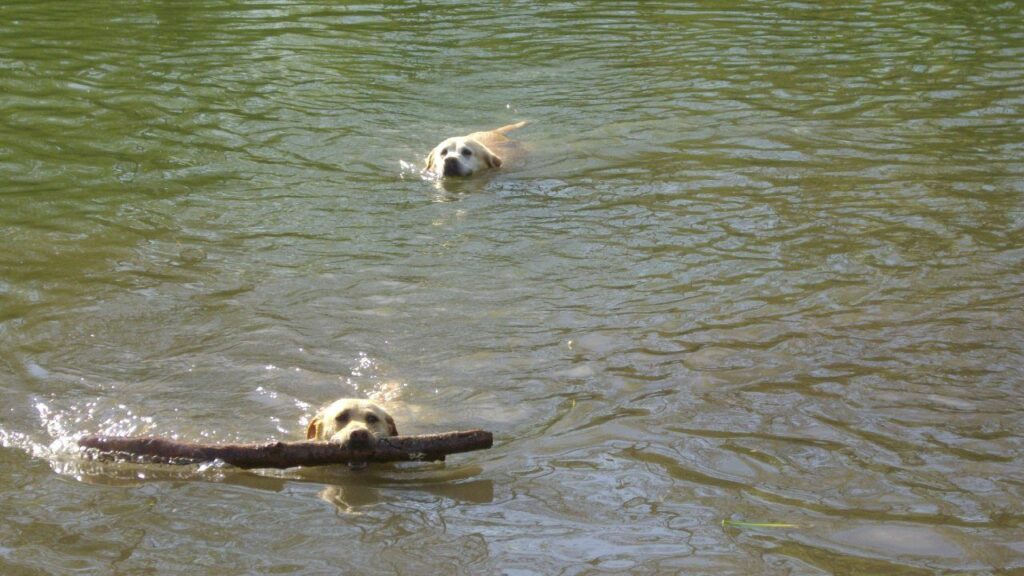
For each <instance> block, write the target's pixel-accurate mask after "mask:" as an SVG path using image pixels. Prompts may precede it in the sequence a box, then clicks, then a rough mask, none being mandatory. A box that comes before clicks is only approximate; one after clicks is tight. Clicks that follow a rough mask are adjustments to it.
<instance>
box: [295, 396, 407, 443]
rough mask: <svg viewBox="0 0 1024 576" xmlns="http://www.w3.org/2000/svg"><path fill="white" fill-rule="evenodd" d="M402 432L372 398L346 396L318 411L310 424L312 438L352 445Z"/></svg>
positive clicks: (308, 436)
mask: <svg viewBox="0 0 1024 576" xmlns="http://www.w3.org/2000/svg"><path fill="white" fill-rule="evenodd" d="M388 436H398V428H396V427H395V420H394V418H392V417H391V415H390V414H388V413H387V412H385V411H384V409H383V408H381V407H380V406H377V405H376V404H374V403H373V402H370V401H369V400H359V399H356V398H342V399H341V400H337V401H335V402H334V403H333V404H331V405H330V406H328V407H326V408H324V409H323V410H321V411H320V412H318V413H317V415H316V416H314V417H313V419H312V420H311V421H310V422H309V426H308V427H306V438H307V439H309V440H329V441H331V442H338V443H341V444H347V445H349V446H352V447H362V446H369V445H370V442H371V440H375V439H377V438H386V437H388Z"/></svg>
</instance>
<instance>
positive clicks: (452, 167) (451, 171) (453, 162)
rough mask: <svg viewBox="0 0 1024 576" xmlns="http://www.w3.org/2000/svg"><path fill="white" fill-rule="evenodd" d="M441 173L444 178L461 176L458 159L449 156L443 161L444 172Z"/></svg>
mask: <svg viewBox="0 0 1024 576" xmlns="http://www.w3.org/2000/svg"><path fill="white" fill-rule="evenodd" d="M441 173H442V174H444V175H445V176H462V164H460V163H459V159H458V158H455V157H453V156H449V157H447V158H445V159H444V170H443V171H442V172H441Z"/></svg>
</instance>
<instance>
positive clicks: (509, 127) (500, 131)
mask: <svg viewBox="0 0 1024 576" xmlns="http://www.w3.org/2000/svg"><path fill="white" fill-rule="evenodd" d="M523 126H526V120H522V121H519V122H516V123H515V124H508V125H505V126H502V127H501V128H495V129H494V130H492V132H497V133H498V134H504V133H505V132H511V131H513V130H515V129H517V128H522V127H523Z"/></svg>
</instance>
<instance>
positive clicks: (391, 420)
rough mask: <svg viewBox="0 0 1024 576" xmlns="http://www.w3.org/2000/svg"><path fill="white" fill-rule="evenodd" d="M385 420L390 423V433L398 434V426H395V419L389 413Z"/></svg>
mask: <svg viewBox="0 0 1024 576" xmlns="http://www.w3.org/2000/svg"><path fill="white" fill-rule="evenodd" d="M384 422H386V423H387V425H388V434H391V435H392V436H398V427H397V426H395V419H394V418H392V417H391V416H390V415H388V416H385V417H384Z"/></svg>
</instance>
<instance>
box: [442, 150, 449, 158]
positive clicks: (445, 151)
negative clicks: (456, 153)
mask: <svg viewBox="0 0 1024 576" xmlns="http://www.w3.org/2000/svg"><path fill="white" fill-rule="evenodd" d="M447 155H448V149H447V148H445V149H444V150H441V157H442V158H444V157H445V156H447Z"/></svg>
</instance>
